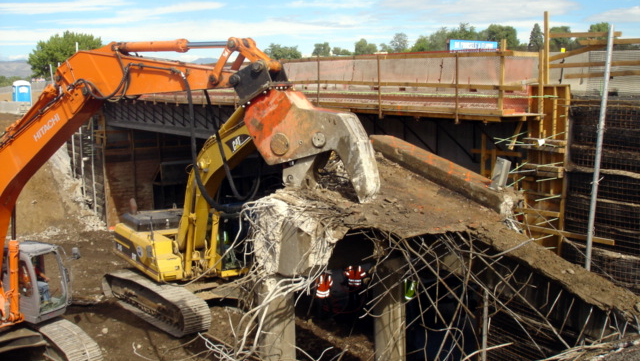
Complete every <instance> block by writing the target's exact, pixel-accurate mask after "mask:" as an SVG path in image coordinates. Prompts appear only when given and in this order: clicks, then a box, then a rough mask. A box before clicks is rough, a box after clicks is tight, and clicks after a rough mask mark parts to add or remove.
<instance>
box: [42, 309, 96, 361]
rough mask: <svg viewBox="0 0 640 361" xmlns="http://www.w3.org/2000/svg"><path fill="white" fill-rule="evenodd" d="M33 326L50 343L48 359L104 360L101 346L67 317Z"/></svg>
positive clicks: (47, 350)
mask: <svg viewBox="0 0 640 361" xmlns="http://www.w3.org/2000/svg"><path fill="white" fill-rule="evenodd" d="M31 327H33V328H34V329H36V330H37V331H38V332H40V333H41V334H42V335H43V336H44V337H45V338H46V341H47V343H48V344H49V345H48V346H47V347H46V352H45V356H46V358H47V360H56V361H58V360H60V361H100V360H102V350H101V349H100V346H98V344H97V343H96V342H95V341H94V340H93V339H92V338H91V337H89V335H87V334H86V333H85V332H84V331H83V330H82V329H81V328H80V327H78V326H76V325H75V324H73V323H71V322H69V321H67V320H65V319H62V318H57V319H54V320H53V321H50V322H46V323H43V324H39V325H33V326H31Z"/></svg>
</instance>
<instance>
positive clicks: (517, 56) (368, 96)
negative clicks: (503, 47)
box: [284, 51, 538, 118]
mask: <svg viewBox="0 0 640 361" xmlns="http://www.w3.org/2000/svg"><path fill="white" fill-rule="evenodd" d="M537 58H538V54H537V53H527V52H513V51H503V52H475V53H448V52H447V53H415V54H413V53H409V54H376V55H365V56H354V57H317V58H306V59H298V60H287V61H285V64H284V66H285V70H286V72H287V75H288V77H289V79H290V80H291V81H292V82H293V83H294V84H296V85H297V86H298V88H300V89H301V90H302V91H304V92H306V93H307V96H308V97H309V98H310V99H311V100H312V101H315V102H316V103H317V104H320V105H323V106H338V107H339V106H340V105H341V104H342V105H343V106H344V103H346V102H354V100H358V101H357V103H360V104H357V105H354V106H355V107H360V108H368V109H369V111H370V112H372V113H376V112H377V113H378V115H380V116H382V115H383V114H385V113H396V114H397V113H403V114H407V113H419V112H421V113H425V112H427V113H428V112H431V113H441V114H442V113H444V114H447V115H448V116H449V117H455V118H457V117H459V116H463V115H470V114H473V115H476V116H477V115H487V116H498V117H502V116H509V115H514V114H522V113H528V112H530V109H529V103H530V96H531V95H532V94H531V89H530V87H529V84H532V83H537V82H538V79H537V78H535V77H534V76H535V75H534V71H535V67H536V60H537ZM354 103H356V102H354Z"/></svg>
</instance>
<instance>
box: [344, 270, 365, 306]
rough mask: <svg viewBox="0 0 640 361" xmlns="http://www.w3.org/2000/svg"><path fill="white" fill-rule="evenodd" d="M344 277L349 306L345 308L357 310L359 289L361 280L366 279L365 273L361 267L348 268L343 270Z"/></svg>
mask: <svg viewBox="0 0 640 361" xmlns="http://www.w3.org/2000/svg"><path fill="white" fill-rule="evenodd" d="M344 277H345V279H346V281H347V286H349V304H348V305H347V308H348V309H353V308H354V307H355V308H358V307H360V304H361V302H360V289H361V288H362V283H363V280H364V279H365V277H367V271H365V270H364V269H363V268H362V266H357V267H353V266H349V267H347V268H346V269H345V270H344Z"/></svg>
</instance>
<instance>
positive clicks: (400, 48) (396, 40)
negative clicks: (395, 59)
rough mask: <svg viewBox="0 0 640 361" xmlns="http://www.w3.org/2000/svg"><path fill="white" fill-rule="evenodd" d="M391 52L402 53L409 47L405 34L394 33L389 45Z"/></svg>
mask: <svg viewBox="0 0 640 361" xmlns="http://www.w3.org/2000/svg"><path fill="white" fill-rule="evenodd" d="M389 47H390V48H391V51H392V52H394V53H403V52H405V51H407V48H408V47H409V38H408V37H407V34H405V33H396V35H394V36H393V39H391V42H390V43H389Z"/></svg>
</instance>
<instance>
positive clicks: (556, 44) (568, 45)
mask: <svg viewBox="0 0 640 361" xmlns="http://www.w3.org/2000/svg"><path fill="white" fill-rule="evenodd" d="M549 32H550V33H570V32H571V28H570V27H568V26H554V27H552V28H551V29H549ZM550 40H551V41H550V42H549V48H550V49H551V51H560V49H562V48H565V49H566V50H572V49H573V48H574V47H575V42H574V41H573V40H572V39H571V38H551V39H550Z"/></svg>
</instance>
